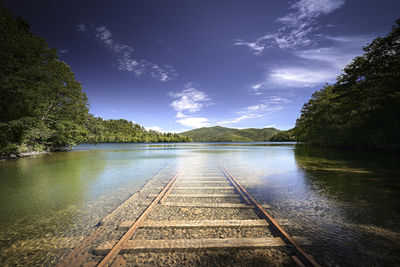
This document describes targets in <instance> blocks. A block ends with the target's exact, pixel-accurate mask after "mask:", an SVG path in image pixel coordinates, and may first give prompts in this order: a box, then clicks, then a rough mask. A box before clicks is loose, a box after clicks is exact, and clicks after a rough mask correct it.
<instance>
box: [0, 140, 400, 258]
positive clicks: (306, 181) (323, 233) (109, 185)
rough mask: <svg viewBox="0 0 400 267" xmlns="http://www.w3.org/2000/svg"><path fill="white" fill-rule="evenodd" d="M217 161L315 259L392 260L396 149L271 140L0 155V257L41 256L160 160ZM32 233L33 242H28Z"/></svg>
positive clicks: (397, 227) (80, 232)
mask: <svg viewBox="0 0 400 267" xmlns="http://www.w3.org/2000/svg"><path fill="white" fill-rule="evenodd" d="M192 160H206V161H208V160H212V161H213V162H220V163H222V164H223V165H224V166H225V167H226V168H227V169H229V170H230V171H231V173H232V174H233V175H234V176H236V177H238V179H239V180H240V181H242V183H243V185H245V186H246V188H247V189H248V191H249V192H250V193H251V194H252V195H253V196H254V197H255V198H256V199H257V200H258V201H259V202H262V203H268V204H269V205H270V206H271V210H270V212H271V213H272V214H273V216H275V217H277V218H279V219H286V220H287V221H288V222H289V225H288V226H285V228H286V230H287V231H288V232H289V233H290V234H292V235H302V236H306V237H307V238H308V239H310V240H311V241H312V242H313V244H314V245H313V246H311V247H307V248H305V250H306V251H307V252H309V253H310V254H311V255H313V256H314V257H315V258H316V259H317V260H318V261H319V262H320V263H321V264H323V265H353V266H358V265H393V266H395V265H400V256H399V255H400V164H399V163H400V158H399V157H398V155H385V154H374V155H369V154H368V153H361V152H351V151H338V150H327V149H316V148H307V147H304V146H298V145H297V146H296V145H295V144H291V143H286V144H277V143H216V144H209V143H201V144H200V143H187V144H100V145H96V146H94V145H81V146H78V147H75V148H74V149H73V150H72V151H68V152H60V153H54V154H52V155H42V156H37V157H32V158H23V159H19V160H13V161H4V162H0V251H1V254H0V263H3V264H4V263H6V264H10V263H11V264H12V263H15V264H29V263H30V261H34V263H40V262H47V261H46V260H45V259H48V258H51V257H54V255H56V254H57V251H56V250H46V251H45V252H35V253H32V252H31V251H30V250H29V249H30V248H31V247H32V246H36V247H37V246H40V245H41V244H42V243H40V242H43V240H53V242H57V240H60V239H59V238H63V237H68V238H70V237H71V236H84V235H87V234H88V233H89V232H90V231H91V230H92V229H93V227H94V225H96V223H97V222H99V221H100V220H101V219H102V218H103V217H105V216H106V215H107V214H108V213H110V212H111V211H112V210H113V209H114V208H115V207H117V206H118V205H120V204H121V203H122V202H123V201H124V200H126V199H127V198H128V197H129V196H131V195H132V194H134V193H135V192H136V191H138V190H139V189H140V188H141V187H142V186H143V185H144V184H145V183H146V182H147V181H148V180H149V179H151V177H153V176H154V175H155V174H156V173H157V172H158V171H159V170H160V169H161V168H162V167H163V166H165V165H166V164H168V163H172V164H176V165H181V164H185V163H187V164H190V162H191V161H192ZM35 242H36V243H35Z"/></svg>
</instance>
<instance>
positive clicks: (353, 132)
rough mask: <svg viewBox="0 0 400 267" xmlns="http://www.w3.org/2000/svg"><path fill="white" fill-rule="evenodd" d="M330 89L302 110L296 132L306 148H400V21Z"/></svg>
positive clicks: (350, 66)
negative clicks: (318, 146) (306, 145)
mask: <svg viewBox="0 0 400 267" xmlns="http://www.w3.org/2000/svg"><path fill="white" fill-rule="evenodd" d="M364 52H365V53H364V55H362V56H359V57H356V58H355V59H354V60H353V61H352V62H351V63H350V64H349V65H347V66H346V68H345V69H344V73H343V74H342V75H341V76H340V77H339V78H338V80H337V82H336V83H335V84H334V85H332V86H327V87H325V88H323V89H322V90H320V91H318V92H316V93H314V94H313V96H312V98H311V99H310V100H309V101H308V102H307V103H306V104H305V105H304V106H303V109H302V111H301V116H300V118H299V119H298V120H297V122H296V129H295V133H296V135H297V136H298V138H299V139H300V140H303V141H304V142H306V143H310V144H316V145H328V146H347V147H359V148H368V149H372V148H380V149H387V150H399V149H400V120H399V117H400V20H397V21H396V26H394V27H393V28H392V30H391V31H390V33H389V34H388V35H387V36H385V37H378V38H376V39H375V40H374V41H373V42H372V43H371V44H369V45H368V46H366V47H364Z"/></svg>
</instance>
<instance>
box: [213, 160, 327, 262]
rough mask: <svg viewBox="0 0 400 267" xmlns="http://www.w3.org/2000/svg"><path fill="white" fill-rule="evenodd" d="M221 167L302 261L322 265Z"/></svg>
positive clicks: (237, 188) (240, 192) (244, 196)
mask: <svg viewBox="0 0 400 267" xmlns="http://www.w3.org/2000/svg"><path fill="white" fill-rule="evenodd" d="M220 167H221V170H222V171H223V172H224V173H225V175H226V177H227V178H228V179H229V180H230V181H231V183H232V184H233V185H234V186H235V188H236V190H237V191H238V192H239V194H241V195H242V196H243V198H246V199H247V200H248V201H249V202H250V203H251V204H252V205H254V207H255V208H256V210H257V211H258V212H259V213H260V214H262V215H263V217H264V218H265V219H266V220H268V222H269V223H270V224H271V226H272V227H274V228H275V229H276V230H278V232H279V234H280V235H281V237H282V238H283V239H284V240H285V242H288V243H289V244H290V245H291V246H292V247H293V248H294V251H295V253H296V256H298V257H299V259H300V260H301V262H304V263H307V265H311V266H314V267H320V265H319V264H318V263H317V262H316V261H315V260H314V259H313V258H312V257H311V256H310V255H308V254H307V253H306V252H305V251H304V250H302V249H301V247H300V246H299V244H298V243H297V242H296V240H295V239H294V238H293V237H291V236H290V235H289V234H288V233H287V232H286V231H285V230H283V228H282V227H281V226H280V225H279V224H278V223H277V221H276V220H275V219H273V218H272V216H271V215H269V214H268V212H266V211H265V210H264V209H263V207H262V206H261V205H260V204H259V203H258V202H257V201H256V200H255V199H254V198H253V197H252V196H250V194H249V193H248V192H247V190H246V189H245V188H244V187H243V186H242V185H241V184H240V183H239V182H238V180H237V179H236V178H235V177H234V176H233V175H232V174H231V173H230V172H229V171H228V170H227V169H225V168H224V167H223V166H222V165H221V166H220Z"/></svg>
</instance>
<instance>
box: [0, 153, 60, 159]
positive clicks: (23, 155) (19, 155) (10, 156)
mask: <svg viewBox="0 0 400 267" xmlns="http://www.w3.org/2000/svg"><path fill="white" fill-rule="evenodd" d="M53 152H54V151H31V152H21V153H11V154H8V155H2V156H0V161H6V160H13V159H20V158H26V157H31V156H37V155H42V154H51V153H53Z"/></svg>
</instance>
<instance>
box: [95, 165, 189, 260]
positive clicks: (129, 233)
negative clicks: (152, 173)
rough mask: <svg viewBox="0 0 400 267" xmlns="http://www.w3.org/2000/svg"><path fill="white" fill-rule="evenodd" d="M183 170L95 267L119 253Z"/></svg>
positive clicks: (112, 258) (179, 172)
mask: <svg viewBox="0 0 400 267" xmlns="http://www.w3.org/2000/svg"><path fill="white" fill-rule="evenodd" d="M182 172H183V170H180V171H178V173H177V174H176V175H175V176H174V177H172V179H171V181H170V182H169V183H168V184H167V185H166V186H165V187H164V189H163V190H162V191H161V192H160V195H159V196H158V197H156V198H155V199H154V200H153V202H151V204H150V205H149V206H148V207H147V208H146V209H145V210H144V211H143V213H142V214H141V215H140V216H139V218H137V220H136V221H135V223H134V224H133V225H132V226H131V228H129V230H128V231H127V232H126V233H125V234H124V235H123V236H122V237H121V239H120V240H118V241H117V242H115V243H114V245H113V246H112V248H111V249H110V250H109V253H108V254H107V255H106V256H105V257H104V258H103V259H102V260H101V261H100V263H99V264H98V265H97V267H104V266H108V265H109V264H110V263H112V261H113V260H114V258H115V257H116V256H117V255H118V254H119V252H120V250H121V248H122V247H123V246H124V244H125V243H126V242H127V241H129V239H131V237H132V236H133V234H134V233H135V232H136V230H137V229H139V226H140V225H141V223H142V222H143V221H144V219H145V218H146V217H147V215H148V214H149V213H150V211H151V210H152V209H153V208H154V207H155V206H156V205H157V204H158V202H159V201H160V199H161V198H162V197H163V196H164V194H165V193H166V192H167V191H168V189H169V188H170V186H172V185H173V184H174V182H175V180H176V179H178V177H179V175H180V174H181V173H182Z"/></svg>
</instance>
